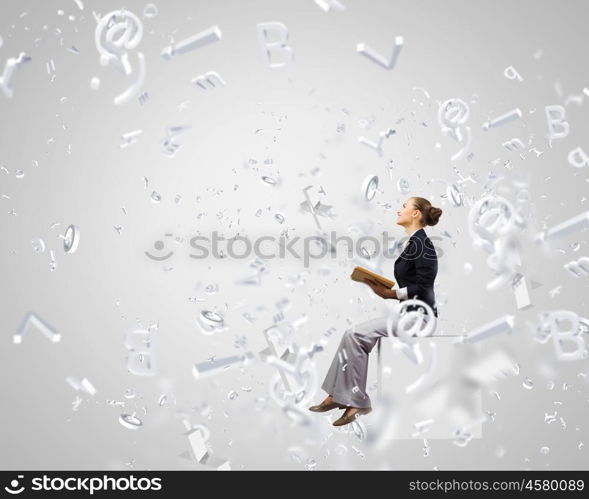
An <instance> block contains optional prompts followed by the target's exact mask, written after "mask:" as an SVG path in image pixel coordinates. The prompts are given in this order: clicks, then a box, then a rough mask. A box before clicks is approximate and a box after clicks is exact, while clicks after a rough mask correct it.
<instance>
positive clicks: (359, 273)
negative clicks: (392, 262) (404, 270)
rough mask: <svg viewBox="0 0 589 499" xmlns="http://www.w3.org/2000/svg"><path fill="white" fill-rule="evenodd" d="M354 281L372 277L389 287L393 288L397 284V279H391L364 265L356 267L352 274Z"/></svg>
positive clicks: (362, 280)
mask: <svg viewBox="0 0 589 499" xmlns="http://www.w3.org/2000/svg"><path fill="white" fill-rule="evenodd" d="M350 277H351V278H352V280H353V281H358V282H364V281H365V279H366V278H369V279H372V280H373V281H377V282H380V283H381V284H383V285H384V286H386V287H387V288H389V289H390V288H392V287H393V286H394V285H395V281H391V280H390V279H387V278H386V277H383V276H381V275H379V274H375V273H374V272H372V271H370V270H368V269H365V268H364V267H354V270H353V272H352V274H351V275H350Z"/></svg>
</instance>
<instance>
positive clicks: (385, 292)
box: [364, 278, 397, 298]
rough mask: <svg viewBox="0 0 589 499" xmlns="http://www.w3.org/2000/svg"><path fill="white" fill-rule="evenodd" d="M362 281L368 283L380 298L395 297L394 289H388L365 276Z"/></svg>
mask: <svg viewBox="0 0 589 499" xmlns="http://www.w3.org/2000/svg"><path fill="white" fill-rule="evenodd" d="M364 282H365V283H366V284H368V285H369V286H370V287H371V288H372V291H374V292H375V293H376V294H377V295H378V296H380V297H381V298H397V291H396V290H394V289H389V288H387V287H386V286H385V285H384V284H381V283H380V282H378V281H374V280H372V279H368V278H366V279H365V280H364Z"/></svg>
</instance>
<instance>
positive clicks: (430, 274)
mask: <svg viewBox="0 0 589 499" xmlns="http://www.w3.org/2000/svg"><path fill="white" fill-rule="evenodd" d="M437 273H438V255H437V254H436V250H435V248H434V245H433V243H432V242H431V240H430V238H429V237H427V234H426V233H425V230H423V229H418V230H416V231H415V232H414V233H413V234H411V237H410V238H409V243H408V244H407V246H406V247H405V249H404V250H403V252H402V253H401V254H400V255H399V257H398V258H397V260H395V279H396V280H397V284H398V286H399V288H404V287H405V286H406V287H407V299H408V300H410V299H412V298H413V297H415V298H417V299H418V300H421V301H424V302H425V303H427V304H428V305H429V306H430V307H432V309H433V311H434V314H435V316H436V317H437V316H438V309H437V308H436V297H435V295H434V280H435V278H436V275H437ZM401 301H404V300H401ZM411 309H412V308H411V307H409V310H411Z"/></svg>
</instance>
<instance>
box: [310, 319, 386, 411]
mask: <svg viewBox="0 0 589 499" xmlns="http://www.w3.org/2000/svg"><path fill="white" fill-rule="evenodd" d="M386 319H387V318H386V316H384V317H378V318H376V319H371V320H369V321H366V322H362V323H360V324H357V325H355V326H354V327H352V328H350V329H348V330H346V331H345V332H344V334H343V337H342V339H341V341H340V344H339V346H338V348H337V351H336V353H335V355H334V357H333V360H332V362H331V365H330V367H329V370H328V371H327V374H326V376H325V380H324V381H323V384H322V385H321V388H322V389H323V390H325V391H326V392H327V393H328V394H329V395H331V396H332V397H333V401H334V402H337V403H339V404H342V405H348V406H352V407H361V408H365V407H371V402H370V397H369V396H368V394H367V393H366V380H367V374H368V354H369V353H370V352H371V351H372V349H373V348H374V345H375V344H376V340H377V339H378V338H379V336H386V335H387V330H386Z"/></svg>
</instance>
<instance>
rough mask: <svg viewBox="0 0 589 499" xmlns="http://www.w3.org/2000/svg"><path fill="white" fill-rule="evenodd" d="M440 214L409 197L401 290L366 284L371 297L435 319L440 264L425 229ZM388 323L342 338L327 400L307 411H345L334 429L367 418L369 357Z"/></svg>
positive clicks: (403, 219)
mask: <svg viewBox="0 0 589 499" xmlns="http://www.w3.org/2000/svg"><path fill="white" fill-rule="evenodd" d="M441 215H442V210H441V209H440V208H436V207H434V206H432V205H431V203H430V202H429V201H428V200H427V199H424V198H421V197H411V198H409V199H407V200H406V201H405V202H404V203H403V206H402V207H401V208H400V209H399V210H398V211H397V224H398V225H402V226H403V227H404V228H405V230H406V232H407V234H408V236H409V240H408V242H407V245H406V246H405V248H404V250H403V252H402V253H401V254H400V255H399V257H398V258H397V260H396V261H395V270H394V274H395V279H396V282H397V284H398V286H399V289H389V288H387V287H386V286H384V285H382V284H380V283H378V282H376V281H374V280H370V281H369V282H368V285H369V286H370V287H371V288H372V290H373V291H374V293H376V294H377V295H378V296H380V297H382V298H385V299H397V300H400V301H404V300H409V299H412V298H417V299H418V300H421V301H423V302H425V303H427V304H428V305H429V306H430V307H431V308H432V310H433V312H434V315H435V317H437V316H438V311H437V308H436V299H435V295H434V280H435V278H436V274H437V273H438V259H437V254H436V250H435V249H434V245H433V244H432V242H431V240H430V239H429V237H428V236H427V234H426V232H425V230H424V227H426V226H431V225H436V224H437V223H438V220H439V219H440V216H441ZM412 309H414V308H413V307H411V306H408V307H407V310H412ZM386 322H387V317H386V316H385V317H379V318H376V319H372V320H369V321H366V322H363V323H361V324H358V325H356V326H354V327H353V328H352V329H348V330H347V331H346V332H345V333H344V335H343V337H342V339H341V342H340V345H339V347H338V349H337V352H336V355H335V356H334V358H333V361H332V362H331V366H330V368H329V371H328V372H327V375H326V376H325V380H324V381H323V384H322V385H321V388H322V389H323V390H325V391H326V392H327V393H328V394H329V396H328V397H327V398H326V399H325V400H324V401H323V402H321V403H320V404H319V405H314V406H311V407H309V410H311V411H313V412H326V411H330V410H332V409H337V408H339V409H346V410H345V412H344V413H343V414H342V416H341V417H340V418H339V419H337V420H336V421H334V422H333V425H334V426H341V425H345V424H348V423H351V422H352V421H354V420H355V419H356V418H357V417H358V416H360V415H361V414H368V413H369V412H370V411H371V410H372V407H371V403H370V397H369V396H368V394H367V393H366V377H367V372H368V354H369V353H370V352H371V350H372V348H373V347H374V345H375V344H376V341H377V339H378V337H379V336H386V335H387V329H386Z"/></svg>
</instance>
